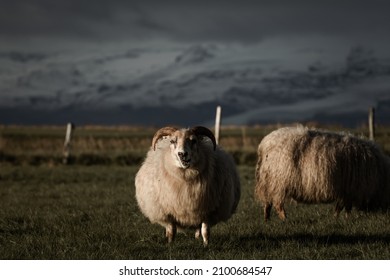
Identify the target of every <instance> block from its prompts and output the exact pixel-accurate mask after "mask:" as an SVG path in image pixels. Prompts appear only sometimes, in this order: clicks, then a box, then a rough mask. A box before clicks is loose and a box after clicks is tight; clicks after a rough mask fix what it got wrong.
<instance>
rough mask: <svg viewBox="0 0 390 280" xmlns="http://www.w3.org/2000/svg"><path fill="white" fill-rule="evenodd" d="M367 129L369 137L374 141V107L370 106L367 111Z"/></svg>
mask: <svg viewBox="0 0 390 280" xmlns="http://www.w3.org/2000/svg"><path fill="white" fill-rule="evenodd" d="M368 129H369V138H370V140H371V141H375V108H374V107H371V108H370V110H369V111H368Z"/></svg>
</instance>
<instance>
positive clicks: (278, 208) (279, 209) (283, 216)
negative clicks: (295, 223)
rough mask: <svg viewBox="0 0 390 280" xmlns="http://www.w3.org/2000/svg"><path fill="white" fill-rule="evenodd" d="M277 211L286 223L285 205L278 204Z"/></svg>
mask: <svg viewBox="0 0 390 280" xmlns="http://www.w3.org/2000/svg"><path fill="white" fill-rule="evenodd" d="M275 209H276V212H277V213H278V215H279V218H280V219H281V220H282V221H284V220H286V212H285V211H284V206H283V204H281V203H280V204H278V205H276V206H275Z"/></svg>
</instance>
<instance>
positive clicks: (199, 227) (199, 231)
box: [195, 225, 202, 239]
mask: <svg viewBox="0 0 390 280" xmlns="http://www.w3.org/2000/svg"><path fill="white" fill-rule="evenodd" d="M201 231H202V225H199V226H198V228H197V229H196V230H195V238H196V239H199V237H200V235H201Z"/></svg>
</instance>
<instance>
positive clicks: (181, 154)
mask: <svg viewBox="0 0 390 280" xmlns="http://www.w3.org/2000/svg"><path fill="white" fill-rule="evenodd" d="M177 154H178V155H179V157H180V158H185V157H187V156H188V153H187V152H178V153H177Z"/></svg>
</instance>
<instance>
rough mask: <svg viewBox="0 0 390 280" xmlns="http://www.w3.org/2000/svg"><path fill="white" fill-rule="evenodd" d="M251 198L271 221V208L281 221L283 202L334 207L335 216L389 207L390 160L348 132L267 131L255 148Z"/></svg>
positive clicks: (372, 146) (367, 142)
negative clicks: (253, 192) (260, 203)
mask: <svg viewBox="0 0 390 280" xmlns="http://www.w3.org/2000/svg"><path fill="white" fill-rule="evenodd" d="M255 176H256V186H255V197H256V198H257V199H258V200H260V201H261V202H262V204H263V206H264V218H265V220H266V221H267V220H268V219H269V218H270V211H271V208H272V206H274V207H275V209H276V211H277V213H278V215H279V217H280V218H281V219H282V220H284V219H285V217H286V215H285V210H284V203H285V201H286V199H293V200H296V201H297V202H304V203H320V202H324V203H327V202H334V201H335V202H336V215H338V214H339V213H340V211H342V210H343V208H345V210H346V212H347V213H349V212H350V211H351V209H352V207H356V208H358V209H362V210H372V209H378V208H385V207H388V205H389V201H390V160H389V158H388V157H386V156H385V155H384V154H383V152H382V151H381V150H380V149H379V148H378V147H377V146H376V145H375V143H373V142H371V141H368V140H364V139H362V138H357V137H354V136H352V135H350V134H346V133H332V132H329V131H321V130H312V129H308V128H305V127H303V126H299V127H285V128H281V129H278V130H276V131H273V132H271V133H270V134H269V135H267V136H266V137H264V138H263V140H262V141H261V143H260V144H259V147H258V162H257V165H256V173H255Z"/></svg>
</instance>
